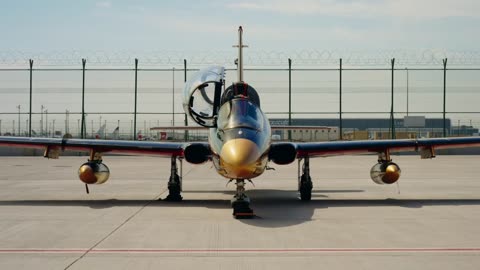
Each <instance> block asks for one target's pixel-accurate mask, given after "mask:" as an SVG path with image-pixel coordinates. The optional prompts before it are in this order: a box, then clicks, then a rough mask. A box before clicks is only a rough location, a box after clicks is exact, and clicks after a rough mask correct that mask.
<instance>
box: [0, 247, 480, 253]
mask: <svg viewBox="0 0 480 270" xmlns="http://www.w3.org/2000/svg"><path fill="white" fill-rule="evenodd" d="M362 252H367V253H394V252H399V253H411V252H426V253H429V252H430V253H442V252H455V253H458V252H460V253H461V252H480V248H291V249H93V250H88V249H0V254H6V253H19V254H62V253H67V254H68V253H92V254H102V253H110V254H111V253H118V254H128V253H136V254H142V253H145V254H148V253H157V254H162V253H164V254H173V253H203V254H209V253H225V254H226V253H229V254H233V253H264V254H266V253H362Z"/></svg>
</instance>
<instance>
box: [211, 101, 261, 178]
mask: <svg viewBox="0 0 480 270" xmlns="http://www.w3.org/2000/svg"><path fill="white" fill-rule="evenodd" d="M270 143H271V128H270V123H269V122H268V119H267V117H266V116H265V114H264V113H263V112H262V110H261V109H260V107H259V106H258V105H257V104H255V103H254V102H253V101H251V100H249V99H248V98H247V97H234V98H233V99H231V100H228V101H226V102H225V103H224V104H223V105H222V106H221V107H220V109H219V112H218V119H217V127H216V128H211V129H210V134H209V144H210V147H211V150H212V161H213V164H214V166H215V168H216V170H217V172H218V173H219V174H220V175H222V176H224V177H226V178H230V179H251V178H254V177H257V176H259V175H261V174H262V173H263V172H264V171H265V168H266V165H267V161H268V150H269V148H270Z"/></svg>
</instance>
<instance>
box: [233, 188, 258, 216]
mask: <svg viewBox="0 0 480 270" xmlns="http://www.w3.org/2000/svg"><path fill="white" fill-rule="evenodd" d="M235 185H236V186H237V191H236V194H235V195H234V196H233V199H232V208H233V216H234V217H235V218H236V219H245V218H253V217H254V216H255V215H254V213H253V210H252V209H251V208H250V199H249V198H248V196H247V195H246V194H245V179H235Z"/></svg>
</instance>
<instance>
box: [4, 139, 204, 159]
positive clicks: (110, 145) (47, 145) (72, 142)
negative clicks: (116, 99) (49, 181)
mask: <svg viewBox="0 0 480 270" xmlns="http://www.w3.org/2000/svg"><path fill="white" fill-rule="evenodd" d="M189 145H201V146H205V147H208V144H207V143H206V142H205V143H204V142H199V143H175V142H153V141H120V140H91V139H65V138H64V139H55V138H29V137H0V146H10V147H18V148H39V149H47V150H48V149H60V150H62V151H64V150H74V151H91V150H94V151H96V152H101V153H104V152H114V153H126V154H153V155H160V156H166V157H172V156H177V157H183V156H184V150H185V149H186V148H187V147H188V146H189Z"/></svg>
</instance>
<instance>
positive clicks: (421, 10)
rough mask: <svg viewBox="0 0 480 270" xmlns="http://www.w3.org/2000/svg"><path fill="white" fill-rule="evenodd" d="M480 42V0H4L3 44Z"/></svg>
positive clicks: (358, 46)
mask: <svg viewBox="0 0 480 270" xmlns="http://www.w3.org/2000/svg"><path fill="white" fill-rule="evenodd" d="M239 25H242V26H243V27H244V29H245V42H246V43H247V44H249V45H250V48H252V49H254V50H276V51H292V50H293V51H298V50H303V49H320V50H336V49H342V50H349V51H356V50H367V49H368V50H386V49H418V50H421V49H446V50H461V51H462V50H478V44H479V43H480V35H478V29H480V1H477V0H363V1H352V0H338V1H335V0H295V1H291V0H279V1H274V0H255V1H253V0H252V1H250V0H247V1H231V0H226V1H220V0H205V1H189V0H178V1H155V0H144V1H141V0H140V1H133V0H120V1H113V0H110V1H108V0H97V1H94V0H83V1H67V0H62V1H53V0H43V1H25V0H17V1H7V0H4V1H1V2H0V33H1V42H0V51H11V50H18V51H35V52H38V51H40V52H42V51H56V50H62V51H78V50H110V51H122V50H131V51H162V50H181V51H195V50H202V51H209V50H223V51H225V50H229V49H230V48H231V45H233V44H234V43H236V39H237V36H236V30H237V28H238V26H239Z"/></svg>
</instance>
